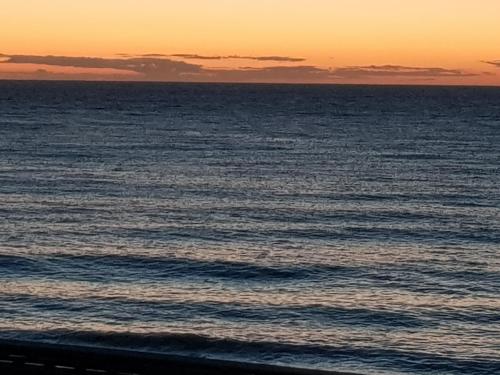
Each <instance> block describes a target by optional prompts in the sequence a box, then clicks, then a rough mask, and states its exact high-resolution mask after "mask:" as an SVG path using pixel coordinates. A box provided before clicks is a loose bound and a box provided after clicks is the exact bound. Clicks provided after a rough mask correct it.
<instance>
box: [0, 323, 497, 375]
mask: <svg viewBox="0 0 500 375" xmlns="http://www.w3.org/2000/svg"><path fill="white" fill-rule="evenodd" d="M0 336H1V337H3V338H8V339H22V340H23V341H34V342H47V343H56V344H71V345H84V346H91V347H97V348H99V347H101V348H113V349H116V348H119V349H133V350H140V351H146V352H152V353H169V354H183V355H188V356H193V357H206V358H219V359H239V360H243V361H252V362H256V361H260V362H262V360H261V359H262V358H265V360H264V362H265V363H275V364H276V363H283V362H291V363H293V364H295V365H301V366H304V367H316V368H323V369H326V370H331V369H332V368H335V367H337V366H339V365H342V364H344V365H345V364H350V366H351V367H354V368H356V369H359V368H363V367H372V368H377V367H378V366H380V364H383V365H384V366H390V367H391V368H395V369H399V370H400V371H404V372H410V373H412V372H420V371H423V372H425V373H426V374H444V373H446V374H457V375H458V374H460V375H462V374H470V375H473V374H474V375H486V374H495V373H498V372H499V371H500V360H499V359H498V358H493V357H481V356H474V355H471V356H469V357H467V358H458V357H453V356H449V355H446V354H436V353H430V352H416V351H404V350H395V349H385V348H380V347H371V346H368V345H366V346H355V345H352V346H338V347H336V346H330V345H326V344H325V345H320V344H307V345H295V344H287V343H280V342H270V341H260V342H250V341H241V340H233V339H219V338H214V337H208V336H202V335H195V334H183V333H148V334H140V333H132V332H127V333H117V332H92V331H69V330H52V331H38V332H37V331H8V332H7V331H4V332H2V333H1V334H0ZM310 357H313V358H315V363H314V364H312V363H309V362H308V358H310ZM290 358H294V359H293V360H290Z"/></svg>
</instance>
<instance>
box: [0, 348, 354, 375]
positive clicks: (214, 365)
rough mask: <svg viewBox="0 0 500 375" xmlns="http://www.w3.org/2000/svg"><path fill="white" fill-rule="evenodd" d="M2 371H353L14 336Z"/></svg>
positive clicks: (147, 374)
mask: <svg viewBox="0 0 500 375" xmlns="http://www.w3.org/2000/svg"><path fill="white" fill-rule="evenodd" d="M0 374H2V375H4V374H5V375H18V374H40V375H48V374H67V375H72V374H89V375H92V374H94V375H99V374H111V375H156V374H169V375H175V374H203V375H204V374H206V375H212V374H214V375H215V374H242V375H250V374H254V375H353V374H347V373H340V372H334V371H319V370H304V369H296V368H287V367H279V366H269V365H256V364H245V363H238V362H231V361H220V360H209V359H201V358H189V357H182V356H174V355H162V354H152V353H145V352H135V351H130V350H115V349H101V348H89V347H79V346H68V345H54V344H38V343H30V342H23V341H12V340H9V341H6V340H0Z"/></svg>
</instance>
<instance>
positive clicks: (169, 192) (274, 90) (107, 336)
mask: <svg viewBox="0 0 500 375" xmlns="http://www.w3.org/2000/svg"><path fill="white" fill-rule="evenodd" d="M499 145H500V89H493V88H490V89H487V88H439V87H436V88H418V87H413V88H412V87H337V86H309V87H308V86H265V85H254V86H252V85H247V86H242V85H187V84H186V85H181V84H179V85H166V84H165V85H162V84H111V83H102V84H96V83H30V82H25V83H21V82H17V83H16V82H2V83H0V337H4V338H9V337H12V338H23V339H30V340H40V341H50V342H61V343H78V344H86V345H101V346H111V347H127V348H135V349H141V350H150V351H159V352H169V353H182V354H188V355H193V356H206V357H215V358H225V359H237V360H245V361H254V362H262V363H277V364H286V365H293V366H300V367H312V368H324V369H341V370H349V371H357V372H362V373H380V374H407V373H412V374H415V373H417V374H418V373H420V374H432V373H434V374H493V373H499V372H500V314H499V310H500V257H499V253H500V170H499V169H500V168H499V166H500V146H499Z"/></svg>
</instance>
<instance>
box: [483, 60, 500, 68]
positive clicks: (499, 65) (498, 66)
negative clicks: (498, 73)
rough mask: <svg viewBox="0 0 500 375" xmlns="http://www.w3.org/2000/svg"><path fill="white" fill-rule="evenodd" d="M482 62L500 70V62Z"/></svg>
mask: <svg viewBox="0 0 500 375" xmlns="http://www.w3.org/2000/svg"><path fill="white" fill-rule="evenodd" d="M482 62H483V63H485V64H489V65H493V66H496V67H497V68H500V60H490V61H482Z"/></svg>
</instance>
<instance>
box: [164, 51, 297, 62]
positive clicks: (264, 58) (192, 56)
mask: <svg viewBox="0 0 500 375" xmlns="http://www.w3.org/2000/svg"><path fill="white" fill-rule="evenodd" d="M170 56H171V57H179V58H182V59H192V60H229V59H238V60H255V61H275V62H303V61H305V60H306V59H303V58H301V57H289V56H240V55H228V56H205V55H197V54H191V53H176V54H173V55H170Z"/></svg>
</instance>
